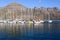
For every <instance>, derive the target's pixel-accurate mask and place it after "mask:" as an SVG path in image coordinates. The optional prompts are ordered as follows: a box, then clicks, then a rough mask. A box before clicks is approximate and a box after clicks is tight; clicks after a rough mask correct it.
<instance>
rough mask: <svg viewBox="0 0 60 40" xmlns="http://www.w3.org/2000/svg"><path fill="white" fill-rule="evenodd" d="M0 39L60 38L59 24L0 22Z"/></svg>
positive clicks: (52, 39)
mask: <svg viewBox="0 0 60 40" xmlns="http://www.w3.org/2000/svg"><path fill="white" fill-rule="evenodd" d="M0 40H60V24H5V23H0Z"/></svg>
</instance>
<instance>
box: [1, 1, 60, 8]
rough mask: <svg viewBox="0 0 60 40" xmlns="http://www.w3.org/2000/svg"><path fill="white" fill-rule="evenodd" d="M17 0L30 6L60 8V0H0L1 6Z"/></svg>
mask: <svg viewBox="0 0 60 40" xmlns="http://www.w3.org/2000/svg"><path fill="white" fill-rule="evenodd" d="M12 2H17V3H20V4H22V5H24V6H26V7H28V8H33V7H35V6H36V7H58V8H60V0H0V7H3V6H6V5H8V4H9V3H12Z"/></svg>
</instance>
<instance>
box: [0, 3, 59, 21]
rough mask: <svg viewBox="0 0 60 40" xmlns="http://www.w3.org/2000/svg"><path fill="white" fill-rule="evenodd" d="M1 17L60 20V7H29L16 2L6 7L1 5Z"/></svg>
mask: <svg viewBox="0 0 60 40" xmlns="http://www.w3.org/2000/svg"><path fill="white" fill-rule="evenodd" d="M0 19H4V20H6V19H13V20H15V19H22V20H33V19H34V20H38V21H39V20H60V9H59V8H57V7H53V8H44V7H41V8H36V7H34V8H27V7H25V6H23V5H21V4H19V3H15V2H14V3H10V4H9V5H7V6H5V7H2V8H1V7H0Z"/></svg>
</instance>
